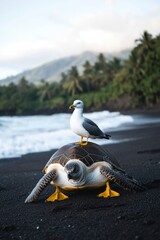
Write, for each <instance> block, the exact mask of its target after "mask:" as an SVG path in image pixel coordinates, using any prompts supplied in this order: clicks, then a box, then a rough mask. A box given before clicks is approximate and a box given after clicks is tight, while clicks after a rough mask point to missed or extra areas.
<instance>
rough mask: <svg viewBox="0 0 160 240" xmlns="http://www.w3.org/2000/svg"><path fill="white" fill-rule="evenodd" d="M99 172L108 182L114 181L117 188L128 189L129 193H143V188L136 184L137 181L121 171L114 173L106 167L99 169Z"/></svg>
mask: <svg viewBox="0 0 160 240" xmlns="http://www.w3.org/2000/svg"><path fill="white" fill-rule="evenodd" d="M100 172H101V174H102V175H104V176H105V177H106V178H107V179H108V180H110V181H114V182H115V183H117V184H118V185H119V186H121V187H122V188H124V189H128V190H131V191H143V190H145V188H144V187H143V186H142V185H141V184H140V183H138V181H137V180H136V179H134V178H132V177H130V176H128V175H127V174H126V173H124V172H121V171H115V170H113V169H110V168H107V167H101V169H100Z"/></svg>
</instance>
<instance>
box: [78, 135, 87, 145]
mask: <svg viewBox="0 0 160 240" xmlns="http://www.w3.org/2000/svg"><path fill="white" fill-rule="evenodd" d="M82 140H83V137H81V140H80V142H76V144H79V145H81V146H86V145H87V144H88V138H87V140H86V142H83V141H82Z"/></svg>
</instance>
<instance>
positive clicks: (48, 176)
mask: <svg viewBox="0 0 160 240" xmlns="http://www.w3.org/2000/svg"><path fill="white" fill-rule="evenodd" d="M55 178H56V170H53V171H51V172H49V173H47V174H46V175H44V176H43V177H42V178H41V179H40V180H39V182H38V183H37V185H36V186H35V187H34V189H33V190H32V192H31V193H30V194H29V196H28V197H27V198H26V200H25V203H31V202H34V201H35V200H36V199H37V198H38V197H39V195H40V194H41V192H42V191H43V190H44V189H45V187H46V186H47V185H48V184H49V183H50V182H51V181H52V180H53V179H55Z"/></svg>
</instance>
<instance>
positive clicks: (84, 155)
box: [25, 143, 145, 203]
mask: <svg viewBox="0 0 160 240" xmlns="http://www.w3.org/2000/svg"><path fill="white" fill-rule="evenodd" d="M43 172H44V174H45V175H44V176H43V177H42V178H41V179H40V180H39V181H38V183H37V185H36V186H35V187H34V189H33V190H32V192H31V193H30V194H29V196H28V197H27V198H26V200H25V203H31V202H34V201H36V200H37V199H38V197H39V195H40V194H41V193H42V191H43V190H44V189H45V188H46V187H47V186H48V185H49V184H51V185H53V186H55V187H56V191H55V192H54V193H53V194H52V195H51V196H50V197H49V198H47V200H46V201H47V202H54V201H56V200H58V201H61V200H64V199H67V198H68V196H67V195H65V194H64V193H63V192H62V190H63V189H64V190H66V191H71V190H76V189H79V190H80V189H88V188H89V189H93V188H101V187H103V186H106V189H105V191H104V192H101V193H100V194H99V195H98V197H103V198H108V197H118V196H119V195H120V194H119V193H118V192H116V191H114V190H112V189H111V188H110V182H115V183H117V184H118V185H119V186H121V187H122V188H124V189H128V190H131V191H143V190H145V188H144V187H143V186H142V185H141V184H139V183H138V181H137V180H136V179H134V178H132V177H130V176H128V175H127V174H126V173H125V171H124V170H122V169H121V167H120V166H119V164H118V162H117V160H116V159H115V158H114V157H113V156H112V155H111V154H110V153H109V152H108V151H107V150H104V149H103V148H102V147H100V146H99V145H97V144H95V143H88V145H87V146H85V147H83V146H81V145H78V144H75V143H70V144H67V145H65V146H63V147H61V148H60V149H59V150H57V151H56V152H55V153H54V154H53V155H52V157H51V158H50V159H49V161H48V163H47V164H46V165H45V167H44V169H43Z"/></svg>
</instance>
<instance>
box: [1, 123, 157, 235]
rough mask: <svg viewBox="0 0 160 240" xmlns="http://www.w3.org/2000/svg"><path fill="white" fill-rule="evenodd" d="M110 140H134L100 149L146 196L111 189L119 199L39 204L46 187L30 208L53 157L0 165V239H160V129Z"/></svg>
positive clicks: (87, 197) (83, 196) (86, 195)
mask: <svg viewBox="0 0 160 240" xmlns="http://www.w3.org/2000/svg"><path fill="white" fill-rule="evenodd" d="M114 137H116V138H117V137H119V138H121V139H130V138H133V139H130V141H128V142H127V141H126V142H122V143H119V144H112V145H105V146H104V148H106V149H108V150H109V151H110V152H111V153H112V154H114V156H115V157H116V158H117V160H118V161H119V163H120V165H121V167H122V168H123V169H125V170H126V172H127V173H128V174H129V175H131V176H133V177H135V178H136V179H137V180H139V181H140V182H142V183H143V184H144V185H145V186H146V187H147V190H146V191H144V192H138V193H133V192H129V191H126V190H123V189H121V188H120V187H119V186H117V185H114V184H113V185H112V189H115V190H117V191H119V192H120V194H121V195H120V197H116V198H110V199H103V198H98V197H96V195H97V194H98V193H99V192H101V191H102V190H103V189H100V190H92V191H80V192H79V191H78V192H67V194H68V195H69V196H70V198H69V199H67V200H64V201H61V202H54V203H44V200H45V199H46V198H47V197H48V196H50V195H51V194H52V193H53V191H54V189H53V187H52V186H49V187H48V188H47V189H46V190H45V191H44V192H43V193H42V195H41V196H40V197H39V199H38V200H37V201H36V202H35V203H32V204H24V201H25V199H26V197H27V196H28V194H29V193H30V191H31V190H32V189H33V187H34V186H35V184H36V183H37V181H38V180H39V179H40V178H41V176H42V173H41V169H42V168H43V167H44V165H45V163H46V162H47V161H48V159H49V157H50V156H51V154H53V153H54V151H50V152H43V153H35V154H28V155H25V156H22V157H21V158H17V159H4V160H0V173H1V174H0V207H1V211H0V239H5V240H6V239H26V240H28V239H37V240H41V239H42V240H44V239H46V240H49V239H57V240H60V239H70V240H71V239H107V240H112V239H113V240H114V239H116V240H118V239H130V240H132V239H145V240H146V239H160V124H154V125H153V124H152V125H145V126H141V127H138V128H136V129H132V130H126V131H119V132H113V133H112V138H114ZM136 138H137V139H136Z"/></svg>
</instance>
